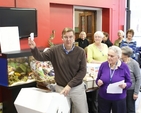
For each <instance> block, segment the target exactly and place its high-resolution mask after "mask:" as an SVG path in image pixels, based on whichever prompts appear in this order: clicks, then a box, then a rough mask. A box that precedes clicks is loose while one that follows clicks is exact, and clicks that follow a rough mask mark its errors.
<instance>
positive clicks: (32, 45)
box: [28, 37, 36, 49]
mask: <svg viewBox="0 0 141 113" xmlns="http://www.w3.org/2000/svg"><path fill="white" fill-rule="evenodd" d="M28 45H29V46H30V48H31V49H34V48H35V46H36V44H35V42H34V40H31V37H29V38H28Z"/></svg>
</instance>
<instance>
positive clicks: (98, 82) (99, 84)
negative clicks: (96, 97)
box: [97, 79, 103, 87]
mask: <svg viewBox="0 0 141 113" xmlns="http://www.w3.org/2000/svg"><path fill="white" fill-rule="evenodd" d="M97 85H98V86H99V87H100V86H102V85H103V81H102V80H100V79H99V80H98V81H97Z"/></svg>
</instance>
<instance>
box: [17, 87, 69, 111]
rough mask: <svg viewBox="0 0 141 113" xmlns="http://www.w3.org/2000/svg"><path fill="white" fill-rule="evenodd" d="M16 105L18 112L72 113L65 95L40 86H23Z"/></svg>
mask: <svg viewBox="0 0 141 113" xmlns="http://www.w3.org/2000/svg"><path fill="white" fill-rule="evenodd" d="M14 105H15V107H16V110H17V112H18V113H70V103H68V101H67V98H66V97H65V96H64V95H61V94H59V93H55V92H47V91H46V90H42V89H39V88H22V89H21V91H20V92H19V94H18V96H17V98H16V100H15V102H14ZM62 106H63V107H62Z"/></svg>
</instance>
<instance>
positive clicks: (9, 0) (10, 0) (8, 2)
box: [0, 0, 15, 7]
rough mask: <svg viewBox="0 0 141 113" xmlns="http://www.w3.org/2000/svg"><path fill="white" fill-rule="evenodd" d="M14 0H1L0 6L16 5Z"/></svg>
mask: <svg viewBox="0 0 141 113" xmlns="http://www.w3.org/2000/svg"><path fill="white" fill-rule="evenodd" d="M14 6H15V2H14V0H0V7H14Z"/></svg>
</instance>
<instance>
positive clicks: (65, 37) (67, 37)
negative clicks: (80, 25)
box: [63, 36, 73, 40]
mask: <svg viewBox="0 0 141 113" xmlns="http://www.w3.org/2000/svg"><path fill="white" fill-rule="evenodd" d="M63 39H65V40H72V39H73V36H63Z"/></svg>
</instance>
